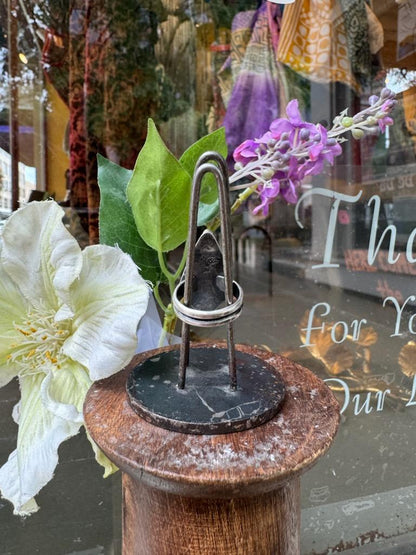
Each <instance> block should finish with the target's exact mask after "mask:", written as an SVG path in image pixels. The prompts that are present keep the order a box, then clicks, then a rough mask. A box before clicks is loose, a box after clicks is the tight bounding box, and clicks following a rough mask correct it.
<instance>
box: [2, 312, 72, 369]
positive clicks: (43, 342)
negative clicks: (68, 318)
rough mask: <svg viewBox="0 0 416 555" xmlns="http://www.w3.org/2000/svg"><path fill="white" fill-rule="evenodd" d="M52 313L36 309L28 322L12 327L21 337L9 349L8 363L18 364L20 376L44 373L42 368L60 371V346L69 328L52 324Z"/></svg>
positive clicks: (62, 324) (63, 357)
mask: <svg viewBox="0 0 416 555" xmlns="http://www.w3.org/2000/svg"><path fill="white" fill-rule="evenodd" d="M54 317H55V312H54V311H52V310H49V311H48V310H45V309H44V310H42V309H38V310H36V311H33V312H31V313H30V319H27V320H25V321H23V323H19V324H17V323H16V324H14V327H15V329H16V331H18V332H19V333H20V334H21V335H22V336H23V337H22V340H21V341H19V343H17V344H16V343H15V344H13V345H11V347H12V348H13V349H14V352H13V353H12V354H10V355H9V356H8V357H7V360H8V362H13V363H15V364H18V365H19V366H20V367H21V369H20V372H21V373H24V374H33V372H34V371H36V370H39V371H44V370H41V368H45V365H48V366H49V367H50V365H53V366H55V367H56V368H60V367H61V366H62V362H63V361H64V360H65V358H66V357H65V355H63V354H62V345H63V343H64V341H65V339H66V338H67V337H68V336H69V335H70V333H71V331H70V328H69V326H70V324H69V323H68V324H67V325H68V327H67V328H66V323H65V322H59V323H58V322H55V319H54Z"/></svg>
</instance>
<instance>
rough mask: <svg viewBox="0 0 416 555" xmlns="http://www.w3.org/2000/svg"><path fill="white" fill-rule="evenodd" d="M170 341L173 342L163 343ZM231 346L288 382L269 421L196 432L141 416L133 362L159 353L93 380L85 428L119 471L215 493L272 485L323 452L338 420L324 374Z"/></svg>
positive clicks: (184, 491)
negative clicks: (129, 383) (131, 383)
mask: <svg viewBox="0 0 416 555" xmlns="http://www.w3.org/2000/svg"><path fill="white" fill-rule="evenodd" d="M212 344H214V343H211V345H212ZM216 344H217V345H220V343H216ZM193 347H194V348H203V347H204V344H199V343H198V344H195V345H193ZM172 348H177V347H166V348H164V349H162V350H167V349H172ZM236 349H237V351H238V350H241V351H243V352H249V353H252V354H254V355H256V356H258V357H260V358H263V359H264V360H265V361H266V362H268V363H269V364H271V365H273V366H274V367H275V368H277V369H278V370H279V371H280V373H281V375H282V377H283V379H284V381H285V384H286V390H287V391H286V398H285V401H284V404H283V406H282V409H281V410H280V412H279V414H278V415H277V416H276V417H275V418H273V419H272V420H270V421H269V422H267V423H266V424H263V425H262V426H259V427H257V428H253V429H250V430H246V431H242V432H236V433H230V434H223V435H211V436H209V435H201V436H198V435H188V434H182V433H178V432H172V431H168V430H165V429H163V428H158V427H156V426H153V425H152V424H149V423H147V422H145V421H144V420H143V419H141V418H139V417H138V416H137V414H136V413H135V412H134V411H133V410H132V408H131V407H130V405H129V403H128V401H127V394H126V389H125V384H126V380H127V376H128V374H129V373H130V372H131V370H132V368H134V366H135V365H136V364H137V363H138V362H140V361H142V360H143V359H144V358H146V357H149V356H154V355H155V353H156V352H157V351H150V352H147V353H144V354H140V355H137V356H136V357H134V358H133V360H132V362H131V363H130V364H129V366H128V367H127V368H126V369H125V370H124V371H122V372H120V373H118V374H116V375H115V376H112V377H111V378H108V379H106V380H102V381H99V382H96V383H95V384H93V386H92V387H91V389H90V391H89V392H88V395H87V398H86V402H85V406H84V416H85V423H86V426H87V429H88V431H89V433H90V434H91V436H92V438H93V439H94V441H95V442H96V443H97V444H98V445H99V447H100V448H101V449H102V450H103V451H104V453H106V455H107V456H108V457H109V458H110V459H111V460H112V461H113V462H114V463H115V464H116V465H117V466H118V467H119V468H121V470H122V471H123V472H125V473H127V474H129V475H130V476H131V477H133V478H135V479H137V480H141V481H143V483H144V484H147V485H149V486H152V487H157V488H158V489H161V490H163V491H166V492H168V493H175V494H178V495H182V496H196V497H212V498H220V497H238V496H242V497H246V496H248V495H257V494H260V493H264V492H268V491H271V490H273V489H276V488H277V487H279V486H280V485H281V484H283V483H285V482H286V481H287V480H289V479H293V477H295V476H297V475H299V474H301V473H302V472H304V471H305V470H306V469H307V468H309V467H310V466H312V465H313V464H314V463H315V462H316V461H317V459H318V458H319V457H320V456H321V455H323V454H324V453H325V452H326V450H327V449H328V448H329V446H330V444H331V442H332V440H333V438H334V436H335V433H336V430H337V427H338V422H339V405H338V402H337V401H336V399H335V397H334V396H333V394H332V392H331V391H330V389H329V388H328V387H327V386H326V385H325V384H324V383H323V382H322V380H320V379H319V378H318V377H317V376H315V375H314V374H313V373H312V372H310V371H309V370H307V369H306V368H303V367H302V366H300V365H298V364H296V363H294V362H291V361H290V360H288V359H286V358H284V357H281V356H279V355H276V354H273V353H268V352H265V351H260V350H257V349H253V348H252V347H249V346H244V345H238V346H237V347H236Z"/></svg>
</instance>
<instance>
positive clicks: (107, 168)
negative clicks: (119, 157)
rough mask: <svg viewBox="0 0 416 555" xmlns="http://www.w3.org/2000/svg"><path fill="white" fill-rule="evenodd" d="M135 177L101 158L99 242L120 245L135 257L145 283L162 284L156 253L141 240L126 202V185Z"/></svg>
mask: <svg viewBox="0 0 416 555" xmlns="http://www.w3.org/2000/svg"><path fill="white" fill-rule="evenodd" d="M132 174H133V171H132V170H126V169H125V168H122V167H121V166H118V165H117V164H114V163H113V162H110V160H107V158H104V156H100V155H98V184H99V186H100V193H101V195H100V219H99V221H100V242H101V243H104V244H105V245H110V246H114V245H118V246H119V247H120V249H121V250H122V251H124V252H126V253H128V254H130V256H131V257H132V259H133V260H134V262H135V263H136V264H137V266H138V267H139V268H140V270H141V274H142V276H143V277H144V279H148V280H149V281H151V282H153V283H156V282H157V281H160V280H161V276H162V273H161V270H160V266H159V262H158V256H157V252H156V251H154V250H153V249H152V248H150V247H149V246H148V245H146V243H145V242H144V241H143V239H142V238H141V237H140V235H139V233H138V231H137V228H136V224H135V222H134V218H133V213H132V211H131V207H130V205H129V203H128V201H127V196H126V189H127V184H128V182H129V180H130V178H131V176H132Z"/></svg>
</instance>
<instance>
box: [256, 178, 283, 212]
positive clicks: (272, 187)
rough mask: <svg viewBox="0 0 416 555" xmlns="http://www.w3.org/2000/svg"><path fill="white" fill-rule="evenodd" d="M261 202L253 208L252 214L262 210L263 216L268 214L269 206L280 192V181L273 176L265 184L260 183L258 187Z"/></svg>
mask: <svg viewBox="0 0 416 555" xmlns="http://www.w3.org/2000/svg"><path fill="white" fill-rule="evenodd" d="M258 193H259V196H260V200H261V203H260V204H259V205H258V206H256V207H255V208H254V210H253V214H258V213H259V212H260V210H262V212H263V215H264V216H268V215H269V206H270V204H272V203H273V202H274V201H275V200H276V198H277V197H278V196H279V193H280V181H279V180H278V179H277V178H276V177H273V178H272V179H271V180H270V181H269V182H267V183H266V184H262V185H260V187H259V188H258Z"/></svg>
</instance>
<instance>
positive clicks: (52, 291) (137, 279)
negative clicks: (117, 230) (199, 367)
mask: <svg viewBox="0 0 416 555" xmlns="http://www.w3.org/2000/svg"><path fill="white" fill-rule="evenodd" d="M62 215H63V210H62V209H61V208H60V207H59V206H58V205H57V204H56V203H55V202H53V201H46V202H37V203H36V202H35V203H31V204H28V205H27V206H25V207H24V208H21V209H20V210H18V211H17V212H15V213H14V214H13V215H12V216H10V218H9V219H8V221H7V222H6V224H5V226H4V228H3V233H2V237H1V240H0V386H3V385H5V384H7V383H8V382H9V381H10V380H11V379H12V378H14V377H16V376H17V377H18V379H19V384H20V391H21V400H20V402H19V403H18V405H17V406H16V407H15V409H14V411H13V417H14V419H15V421H16V422H17V423H18V425H19V430H18V436H17V448H16V450H15V451H13V453H11V455H10V456H9V458H8V460H7V462H6V463H5V464H4V465H3V466H2V467H1V468H0V491H1V494H2V496H3V497H5V498H7V499H9V500H10V501H11V502H12V503H13V505H14V508H15V513H16V514H29V513H31V512H34V511H36V510H37V509H38V506H37V504H36V502H35V500H34V496H35V495H36V494H37V493H38V492H39V490H40V489H41V488H42V487H43V486H44V485H45V484H46V483H47V482H49V480H50V479H51V478H52V477H53V473H54V470H55V467H56V465H57V462H58V453H57V450H58V447H59V445H60V444H61V442H62V441H64V440H65V439H67V438H69V437H71V436H73V435H75V434H77V433H78V431H79V429H80V427H81V426H82V425H83V416H82V405H83V402H84V399H85V395H86V392H87V390H88V389H89V387H90V385H91V383H92V382H93V381H94V380H97V379H101V378H106V377H107V376H110V375H111V374H114V373H115V372H117V371H119V370H121V368H123V366H125V365H126V364H127V363H128V362H129V361H130V359H131V357H132V356H133V354H134V352H135V350H136V347H137V336H136V331H137V326H138V323H139V320H140V318H141V316H142V315H143V314H144V312H145V310H146V306H147V302H148V297H149V288H148V286H147V283H146V282H145V281H144V280H143V279H142V278H141V276H140V275H139V273H138V270H137V267H136V266H135V264H134V263H133V261H132V260H131V258H130V257H129V256H128V255H127V254H125V253H123V252H122V251H121V250H119V249H117V248H115V247H109V246H106V245H94V246H90V247H87V248H86V249H85V250H83V251H81V249H80V248H79V246H78V243H77V242H76V240H75V239H74V238H73V237H72V236H71V235H70V233H69V232H68V231H67V229H66V228H65V226H64V225H63V223H62ZM93 448H94V451H95V453H96V458H97V461H98V462H99V463H100V464H102V465H103V466H104V468H105V473H104V475H105V476H106V475H108V474H111V472H112V471H114V470H115V467H113V465H112V463H110V461H109V460H108V459H106V457H105V456H104V454H103V453H101V452H100V451H99V450H98V448H97V447H96V446H95V445H93Z"/></svg>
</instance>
